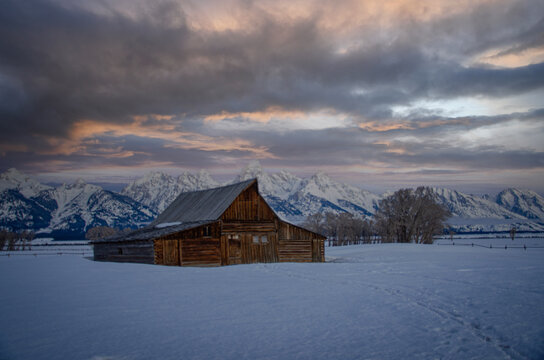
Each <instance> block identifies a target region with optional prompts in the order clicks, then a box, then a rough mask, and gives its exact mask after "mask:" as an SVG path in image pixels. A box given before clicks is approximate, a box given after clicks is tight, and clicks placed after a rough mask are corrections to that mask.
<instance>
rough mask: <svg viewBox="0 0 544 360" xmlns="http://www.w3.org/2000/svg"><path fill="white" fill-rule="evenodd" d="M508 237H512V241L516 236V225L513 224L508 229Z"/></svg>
mask: <svg viewBox="0 0 544 360" xmlns="http://www.w3.org/2000/svg"><path fill="white" fill-rule="evenodd" d="M510 237H511V238H512V241H514V238H515V237H516V227H515V226H513V227H512V228H511V229H510Z"/></svg>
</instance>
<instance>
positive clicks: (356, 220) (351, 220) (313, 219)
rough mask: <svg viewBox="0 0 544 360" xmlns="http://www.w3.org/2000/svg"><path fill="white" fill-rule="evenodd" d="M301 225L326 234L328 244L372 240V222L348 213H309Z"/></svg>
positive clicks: (359, 242) (346, 243) (345, 243)
mask: <svg viewBox="0 0 544 360" xmlns="http://www.w3.org/2000/svg"><path fill="white" fill-rule="evenodd" d="M303 226H304V227H305V228H307V229H308V230H311V231H314V232H317V233H319V234H323V235H325V236H327V238H328V242H329V244H328V245H329V246H330V245H350V244H361V243H369V242H371V241H372V235H373V231H372V222H371V221H370V220H367V219H363V218H360V217H356V216H354V215H353V214H350V213H340V214H334V213H331V212H327V213H325V214H322V213H316V214H313V215H309V216H308V217H307V218H306V220H305V221H304V223H303Z"/></svg>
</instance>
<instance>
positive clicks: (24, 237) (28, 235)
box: [0, 230, 34, 251]
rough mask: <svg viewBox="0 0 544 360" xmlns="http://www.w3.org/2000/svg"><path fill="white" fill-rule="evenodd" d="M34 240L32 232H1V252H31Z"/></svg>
mask: <svg viewBox="0 0 544 360" xmlns="http://www.w3.org/2000/svg"><path fill="white" fill-rule="evenodd" d="M32 239H34V233H33V232H32V231H26V230H25V231H22V232H12V231H8V230H0V251H2V250H7V251H16V250H31V246H30V243H31V241H32Z"/></svg>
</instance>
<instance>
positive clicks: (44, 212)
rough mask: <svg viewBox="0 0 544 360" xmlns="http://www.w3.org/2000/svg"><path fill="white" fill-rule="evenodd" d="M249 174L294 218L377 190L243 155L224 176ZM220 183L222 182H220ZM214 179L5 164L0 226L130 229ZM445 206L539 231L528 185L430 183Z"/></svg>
mask: <svg viewBox="0 0 544 360" xmlns="http://www.w3.org/2000/svg"><path fill="white" fill-rule="evenodd" d="M253 178H257V179H258V181H259V191H260V192H261V194H262V195H263V196H264V197H265V198H266V200H267V202H268V203H269V204H270V206H272V208H273V209H274V211H275V212H276V213H277V214H278V215H279V216H280V217H282V218H284V219H286V220H289V221H291V222H301V221H303V220H304V219H305V218H306V216H308V215H310V214H314V213H316V212H321V213H325V212H333V213H342V212H350V213H353V214H355V215H357V216H365V217H371V216H372V215H373V214H374V213H375V212H376V210H377V209H378V205H379V201H380V200H381V199H382V198H383V197H384V196H386V195H388V193H386V194H383V195H378V194H374V193H372V192H369V191H366V190H362V189H359V188H356V187H354V186H350V185H347V184H342V183H340V182H337V181H335V180H333V179H331V178H330V177H329V176H328V175H327V174H325V173H323V172H318V173H316V174H314V175H312V176H310V177H307V178H300V177H298V176H296V175H293V174H291V173H289V172H287V171H280V172H277V173H268V172H265V171H264V170H263V168H262V167H261V165H260V164H259V163H258V162H251V163H249V164H248V165H247V166H246V167H245V168H243V169H242V170H241V171H240V174H239V175H238V176H237V177H236V178H235V179H234V180H233V181H231V182H228V183H233V182H240V181H245V180H249V179H253ZM228 183H227V184H228ZM217 186H221V184H220V183H218V182H217V181H215V180H214V179H213V178H212V177H211V176H210V174H209V173H207V172H206V171H200V172H198V173H189V172H184V173H183V174H181V175H179V176H177V177H174V176H171V175H169V174H166V173H164V172H151V173H148V174H146V175H145V176H143V177H142V178H139V179H137V180H135V181H133V182H131V183H130V184H128V185H127V186H125V188H123V190H122V191H121V192H120V193H117V192H113V191H108V190H104V189H103V188H101V187H100V186H97V185H92V184H86V183H85V182H84V181H83V180H78V181H76V182H75V183H74V184H63V185H61V186H57V187H52V186H48V185H44V184H41V183H39V182H38V181H36V180H35V179H33V178H31V177H29V176H27V175H25V174H24V173H21V172H19V171H17V170H16V169H9V170H8V171H6V172H4V173H3V174H0V226H1V227H4V228H8V229H12V230H23V229H30V230H33V231H35V232H38V233H41V235H42V236H51V237H57V238H73V239H75V238H82V237H83V236H84V233H85V231H86V230H87V229H89V228H90V227H93V226H99V225H106V226H112V227H117V228H126V227H131V228H137V227H141V226H143V225H144V224H147V223H149V222H151V221H152V220H153V219H155V217H156V216H157V215H158V214H159V213H161V212H162V211H163V210H164V209H166V208H167V207H168V205H169V204H170V203H171V202H172V201H174V199H175V198H176V197H177V196H178V195H179V194H180V193H182V192H188V191H195V190H204V189H209V188H214V187H217ZM433 192H434V196H435V200H436V201H437V202H439V203H440V204H442V205H444V206H445V207H447V208H448V209H449V210H450V211H451V212H452V215H453V217H452V218H451V219H450V220H449V223H450V225H451V227H452V228H453V229H454V230H455V231H457V232H496V231H508V230H509V229H510V228H511V227H512V226H516V227H517V228H518V230H519V231H544V199H543V198H542V196H540V195H538V194H537V193H535V192H534V191H531V190H519V189H505V190H503V191H502V192H500V193H499V194H498V195H497V197H496V198H491V197H489V196H488V197H485V196H484V197H479V196H475V195H468V194H464V193H461V192H459V191H455V190H450V189H443V188H433Z"/></svg>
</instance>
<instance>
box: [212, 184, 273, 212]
mask: <svg viewBox="0 0 544 360" xmlns="http://www.w3.org/2000/svg"><path fill="white" fill-rule="evenodd" d="M275 218H276V215H275V214H274V211H272V209H271V208H270V206H268V204H267V203H266V201H265V200H264V199H263V198H262V196H261V195H259V193H258V190H257V184H256V183H255V184H253V185H251V186H250V187H249V188H247V189H246V190H244V191H243V192H242V193H241V194H240V195H238V197H237V198H236V199H235V200H234V201H233V202H232V204H231V205H230V206H229V207H228V208H227V210H225V212H224V213H223V215H222V216H221V220H223V221H225V222H228V221H232V220H234V221H262V220H268V221H272V220H274V219H275Z"/></svg>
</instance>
